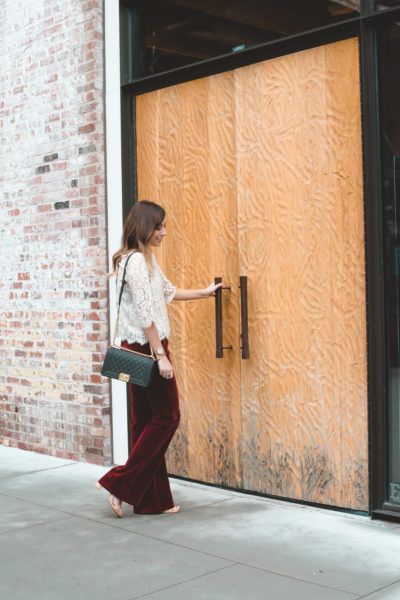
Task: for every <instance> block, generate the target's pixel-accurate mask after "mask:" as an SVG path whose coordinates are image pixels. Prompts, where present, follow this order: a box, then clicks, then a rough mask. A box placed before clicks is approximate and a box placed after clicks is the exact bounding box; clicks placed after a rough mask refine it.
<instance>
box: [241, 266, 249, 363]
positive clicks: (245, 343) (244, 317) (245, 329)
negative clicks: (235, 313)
mask: <svg viewBox="0 0 400 600" xmlns="http://www.w3.org/2000/svg"><path fill="white" fill-rule="evenodd" d="M239 287H240V315H241V322H242V331H241V333H240V337H241V339H242V345H241V346H240V348H241V350H242V358H250V350H249V320H248V312H247V277H246V276H245V275H243V276H241V277H240V285H239Z"/></svg>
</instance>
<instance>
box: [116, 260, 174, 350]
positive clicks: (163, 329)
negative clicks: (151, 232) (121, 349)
mask: <svg viewBox="0 0 400 600" xmlns="http://www.w3.org/2000/svg"><path fill="white" fill-rule="evenodd" d="M127 256H128V255H127V254H125V255H123V257H122V258H121V262H120V264H119V269H118V276H117V302H118V298H119V292H120V289H121V282H122V276H123V273H124V268H125V262H126V259H127ZM153 265H154V267H153V271H150V269H149V267H148V266H147V263H146V261H145V258H144V256H143V254H142V253H141V252H135V253H134V254H133V255H132V256H131V258H130V259H129V262H128V268H127V270H126V284H125V287H124V291H123V292H122V298H121V309H120V313H119V325H118V332H117V335H118V337H119V338H120V339H121V341H122V340H127V341H128V342H129V343H130V344H132V343H133V342H139V344H147V342H148V340H147V338H146V336H145V334H144V332H143V329H146V328H147V327H150V326H151V324H152V323H154V324H155V326H156V329H157V332H158V335H159V336H160V340H163V339H168V336H169V320H168V313H167V304H169V302H171V300H172V299H173V297H174V296H175V292H176V287H175V286H173V285H172V283H170V282H169V281H168V279H167V278H166V277H165V275H164V273H163V272H162V271H161V269H160V267H159V266H158V263H157V261H156V259H155V258H154V256H153Z"/></svg>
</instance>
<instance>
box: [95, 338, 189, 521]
mask: <svg viewBox="0 0 400 600" xmlns="http://www.w3.org/2000/svg"><path fill="white" fill-rule="evenodd" d="M162 344H163V346H164V349H165V352H166V354H167V356H168V358H169V352H168V341H167V340H163V342H162ZM121 345H122V346H125V347H126V348H130V349H131V350H136V351H137V352H144V353H146V354H149V352H150V348H149V345H148V344H146V345H145V346H141V345H140V344H137V343H134V344H128V343H127V342H122V344H121ZM131 404H132V411H131V414H132V420H131V443H132V450H131V453H130V455H129V458H128V460H127V462H126V464H125V465H122V466H118V467H114V468H113V469H111V470H110V471H108V473H106V474H105V475H104V476H103V477H102V478H101V479H100V480H99V483H100V485H102V486H103V487H104V488H105V489H106V490H108V491H109V492H110V493H111V494H112V495H113V496H115V497H116V498H118V499H119V500H122V501H124V502H127V503H128V504H132V506H133V507H134V512H135V513H139V514H148V513H160V512H162V511H164V510H168V509H169V508H172V507H173V506H174V501H173V499H172V494H171V489H170V486H169V481H168V473H167V467H166V463H165V453H166V451H167V448H168V446H169V443H170V441H171V439H172V437H173V435H174V433H175V431H176V428H177V427H178V425H179V418H180V413H179V399H178V389H177V387H176V381H175V377H174V378H173V379H164V378H163V377H161V375H160V374H159V373H158V371H157V372H156V373H155V375H154V377H153V380H152V382H151V384H150V386H149V387H148V388H147V389H143V388H140V387H138V386H136V385H131Z"/></svg>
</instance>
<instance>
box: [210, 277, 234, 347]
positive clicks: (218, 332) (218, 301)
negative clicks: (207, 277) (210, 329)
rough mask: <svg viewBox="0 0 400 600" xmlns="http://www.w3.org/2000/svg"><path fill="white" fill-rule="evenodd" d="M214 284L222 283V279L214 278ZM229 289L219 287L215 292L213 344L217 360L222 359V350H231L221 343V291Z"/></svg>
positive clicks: (228, 288)
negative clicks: (214, 344)
mask: <svg viewBox="0 0 400 600" xmlns="http://www.w3.org/2000/svg"><path fill="white" fill-rule="evenodd" d="M214 282H215V284H217V283H222V277H216V278H215V280H214ZM230 289H231V287H219V288H218V289H217V290H216V291H215V342H216V352H215V356H216V357H217V358H224V350H232V346H224V345H223V343H222V290H230Z"/></svg>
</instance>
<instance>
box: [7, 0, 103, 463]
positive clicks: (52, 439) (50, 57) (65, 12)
mask: <svg viewBox="0 0 400 600" xmlns="http://www.w3.org/2000/svg"><path fill="white" fill-rule="evenodd" d="M103 84H104V77H103V3H102V1H101V0H90V1H89V0H79V1H70V0H54V1H52V2H48V1H47V0H46V1H43V0H0V90H1V92H0V93H1V96H0V138H1V145H0V164H1V169H0V190H1V204H0V210H1V215H0V219H1V237H0V253H1V256H0V261H1V265H0V266H1V283H0V309H1V315H0V328H1V329H0V367H1V370H0V386H1V394H0V396H1V400H0V403H1V404H0V440H1V443H3V444H9V445H11V446H18V447H19V448H23V449H28V450H34V451H36V452H43V453H47V454H52V455H55V456H59V457H65V458H69V459H73V460H83V461H89V462H94V463H98V464H107V463H109V462H110V457H111V448H110V398H109V385H108V382H107V380H104V379H103V378H101V376H100V374H99V371H100V368H101V360H102V355H103V353H104V351H105V349H106V346H107V339H108V335H107V330H108V323H107V277H106V274H107V271H106V269H107V266H106V228H105V223H106V221H105V185H104V184H105V166H104V93H103Z"/></svg>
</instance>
